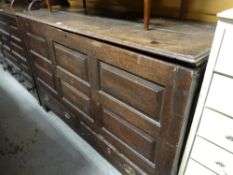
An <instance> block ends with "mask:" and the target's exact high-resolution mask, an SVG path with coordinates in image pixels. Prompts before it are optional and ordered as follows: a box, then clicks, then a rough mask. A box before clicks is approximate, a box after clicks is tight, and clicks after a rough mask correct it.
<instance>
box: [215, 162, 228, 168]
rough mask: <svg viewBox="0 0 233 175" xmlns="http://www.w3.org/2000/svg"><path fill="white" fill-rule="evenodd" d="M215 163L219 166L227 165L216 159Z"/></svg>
mask: <svg viewBox="0 0 233 175" xmlns="http://www.w3.org/2000/svg"><path fill="white" fill-rule="evenodd" d="M215 164H216V165H218V166H220V167H221V168H224V167H226V165H224V163H223V162H220V161H216V162H215Z"/></svg>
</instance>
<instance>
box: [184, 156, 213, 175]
mask: <svg viewBox="0 0 233 175" xmlns="http://www.w3.org/2000/svg"><path fill="white" fill-rule="evenodd" d="M194 174H196V175H216V174H215V173H214V172H212V171H210V170H208V169H207V168H205V167H204V166H202V165H200V164H198V163H197V162H195V161H193V160H191V159H190V160H189V162H188V165H187V168H186V171H185V173H184V175H194Z"/></svg>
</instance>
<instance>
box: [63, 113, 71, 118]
mask: <svg viewBox="0 0 233 175" xmlns="http://www.w3.org/2000/svg"><path fill="white" fill-rule="evenodd" d="M64 115H65V118H66V119H68V120H70V119H71V116H70V114H69V113H68V112H65V113H64Z"/></svg>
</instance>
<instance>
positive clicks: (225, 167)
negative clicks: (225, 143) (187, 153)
mask: <svg viewBox="0 0 233 175" xmlns="http://www.w3.org/2000/svg"><path fill="white" fill-rule="evenodd" d="M191 157H192V158H193V159H194V160H196V161H198V162H200V163H201V164H202V165H205V166H206V167H208V168H209V169H211V170H213V171H214V172H216V173H218V174H220V175H233V155H232V154H230V153H229V152H227V151H225V150H223V149H221V148H219V147H217V146H215V145H214V144H211V143H210V142H207V141H205V140H203V139H201V138H199V137H197V138H196V140H195V143H194V147H193V150H192V153H191Z"/></svg>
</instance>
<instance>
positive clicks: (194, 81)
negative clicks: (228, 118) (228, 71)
mask: <svg viewBox="0 0 233 175" xmlns="http://www.w3.org/2000/svg"><path fill="white" fill-rule="evenodd" d="M16 15H17V16H18V17H17V18H18V20H19V23H20V25H21V26H22V29H23V30H22V31H23V33H24V41H25V44H26V48H27V55H28V56H29V58H30V63H31V67H32V72H33V76H34V77H35V81H36V85H37V88H38V93H39V97H40V100H41V103H42V105H43V106H44V108H45V109H46V110H52V111H53V112H55V113H56V114H57V115H58V116H60V117H61V118H62V119H63V120H64V121H66V122H67V123H68V124H69V125H70V126H71V127H72V128H73V129H74V130H75V131H77V133H79V134H80V136H82V137H83V138H84V139H85V140H86V141H87V142H89V143H90V144H91V145H92V146H93V147H94V148H95V149H96V150H97V151H99V152H100V153H101V154H102V155H103V156H104V157H105V158H106V159H107V160H109V161H110V162H111V163H112V164H113V165H114V166H115V167H117V168H118V169H119V170H120V171H121V172H122V173H123V174H129V175H139V174H150V175H172V174H175V173H176V170H177V167H178V161H179V156H180V151H181V148H182V144H183V136H184V133H185V129H186V124H187V121H188V120H189V116H190V113H191V108H192V107H193V105H194V102H193V99H194V96H195V94H197V90H198V87H199V85H200V84H199V81H200V79H201V77H202V74H203V70H204V65H205V62H206V59H207V57H208V54H209V48H210V46H211V40H212V33H213V28H212V27H211V26H209V25H204V24H197V23H187V22H186V23H182V22H177V21H171V20H161V19H160V20H156V24H157V26H158V27H157V29H156V30H153V31H149V32H144V31H143V30H142V29H141V27H140V25H138V24H137V23H133V22H126V21H121V20H112V19H110V18H100V17H95V16H86V15H83V14H72V13H68V12H62V11H57V12H53V13H51V14H49V13H48V11H47V10H39V11H33V12H24V13H17V14H16ZM76 19H78V20H76ZM122 31H124V32H122ZM67 149H68V148H67Z"/></svg>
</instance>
